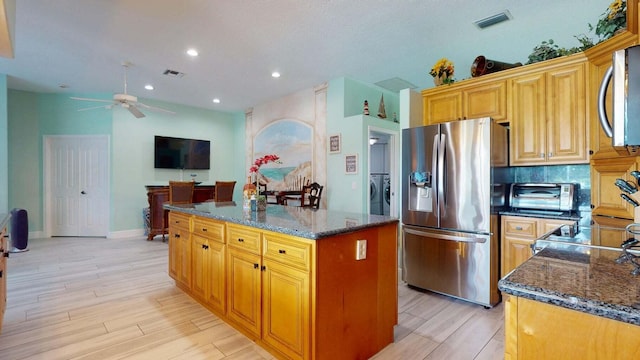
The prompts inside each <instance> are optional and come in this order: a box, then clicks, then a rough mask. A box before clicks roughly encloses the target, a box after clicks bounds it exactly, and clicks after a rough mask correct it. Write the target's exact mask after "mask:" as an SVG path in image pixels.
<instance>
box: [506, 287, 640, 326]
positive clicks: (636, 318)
mask: <svg viewBox="0 0 640 360" xmlns="http://www.w3.org/2000/svg"><path fill="white" fill-rule="evenodd" d="M498 289H499V290H500V291H502V292H504V293H506V294H509V295H513V296H518V297H522V298H525V299H529V300H535V301H539V302H542V303H546V304H551V305H556V306H560V307H563V308H566V309H570V310H576V311H580V312H583V313H587V314H591V315H596V316H601V317H605V318H608V319H612V320H617V321H622V322H625V323H628V324H633V325H640V309H635V308H631V307H627V306H618V305H614V304H609V303H603V302H600V301H593V300H589V299H585V298H581V297H577V296H566V295H561V294H558V293H556V292H552V291H545V290H544V289H542V288H537V287H532V286H526V285H522V284H518V283H514V282H511V281H508V280H506V278H505V279H501V280H499V281H498ZM639 305H640V304H639Z"/></svg>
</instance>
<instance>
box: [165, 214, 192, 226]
mask: <svg viewBox="0 0 640 360" xmlns="http://www.w3.org/2000/svg"><path fill="white" fill-rule="evenodd" d="M190 217H191V216H189V215H185V214H180V213H176V212H173V211H170V212H169V227H172V226H173V227H179V228H182V229H185V230H187V231H189V218H190Z"/></svg>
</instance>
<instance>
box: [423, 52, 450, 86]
mask: <svg viewBox="0 0 640 360" xmlns="http://www.w3.org/2000/svg"><path fill="white" fill-rule="evenodd" d="M454 70H455V69H454V66H453V63H452V62H451V61H449V60H448V59H447V58H442V59H440V60H438V61H437V62H436V63H435V64H434V65H433V67H432V68H431V71H429V75H431V76H433V83H434V84H435V85H436V86H439V85H442V84H451V83H453V82H454V81H455V80H454V79H453V72H454Z"/></svg>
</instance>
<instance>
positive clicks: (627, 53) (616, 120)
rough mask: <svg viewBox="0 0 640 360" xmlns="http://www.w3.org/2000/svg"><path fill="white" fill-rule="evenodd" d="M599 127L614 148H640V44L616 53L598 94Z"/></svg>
mask: <svg viewBox="0 0 640 360" xmlns="http://www.w3.org/2000/svg"><path fill="white" fill-rule="evenodd" d="M610 82H611V84H612V86H611V89H612V103H613V108H612V116H611V117H612V119H611V123H609V119H608V117H607V113H606V105H605V97H606V92H607V87H608V86H609V83H610ZM598 117H599V119H600V125H602V129H603V130H604V132H605V134H607V136H608V137H610V138H612V145H613V146H614V147H627V146H638V145H640V45H636V46H631V47H629V48H626V49H622V50H617V51H614V53H613V63H612V65H611V67H609V69H607V72H606V73H605V75H604V78H603V79H602V83H601V84H600V89H599V91H598Z"/></svg>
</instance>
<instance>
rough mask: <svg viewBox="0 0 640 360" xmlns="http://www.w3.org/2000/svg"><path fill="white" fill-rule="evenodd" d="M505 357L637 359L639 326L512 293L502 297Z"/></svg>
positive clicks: (523, 358) (638, 353) (522, 358)
mask: <svg viewBox="0 0 640 360" xmlns="http://www.w3.org/2000/svg"><path fill="white" fill-rule="evenodd" d="M504 316H505V344H504V358H505V359H512V360H515V359H519V360H525V359H637V358H638V357H639V356H640V326H637V325H632V324H628V323H624V322H621V321H616V320H611V319H608V318H604V317H601V316H596V315H591V314H587V313H583V312H580V311H576V310H571V309H566V308H563V307H560V306H555V305H550V304H545V303H542V302H538V301H533V300H529V299H525V298H521V297H516V296H507V297H506V298H505V301H504Z"/></svg>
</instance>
